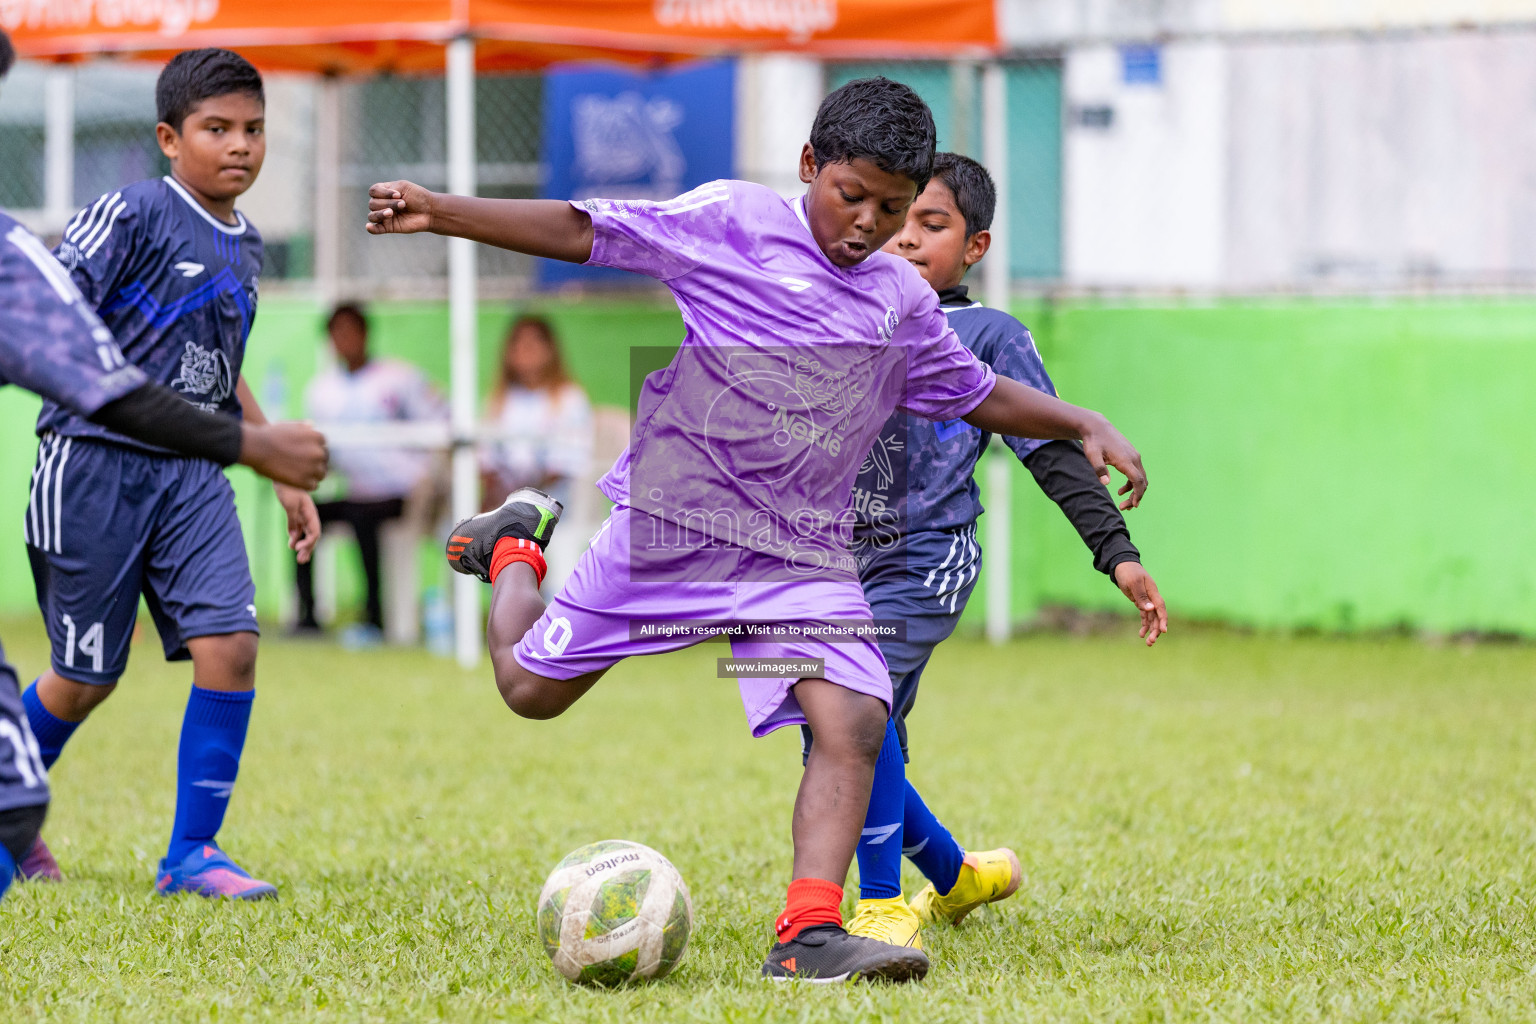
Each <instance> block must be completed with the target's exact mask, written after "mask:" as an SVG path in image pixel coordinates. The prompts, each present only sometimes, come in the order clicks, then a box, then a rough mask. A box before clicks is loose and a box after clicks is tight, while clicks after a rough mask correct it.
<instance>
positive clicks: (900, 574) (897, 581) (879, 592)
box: [804, 523, 981, 758]
mask: <svg viewBox="0 0 1536 1024" xmlns="http://www.w3.org/2000/svg"><path fill="white" fill-rule="evenodd" d="M853 554H854V557H855V558H856V559H857V560H858V562H859V580H860V582H861V583H863V584H864V597H865V599H866V600H868V601H869V609H870V611H871V612H873V613H874V618H875V620H876V621H879V620H882V619H900V620H902V621H904V622H905V623H906V624H907V630H906V637H905V639H902V640H892V641H882V642H881V644H880V653H881V654H883V655H885V664H886V667H887V668H889V669H890V672H891V716H892V717H893V718H894V719H895V720H896V735H897V737H898V738H899V739H900V740H901V755H902V757H903V758H906V757H907V715H908V714H910V713H911V711H912V707H913V705H915V704H916V703H917V684H918V682H919V681H920V680H921V679H922V677H923V669H925V668H927V667H928V660H929V659H930V658H932V657H933V649H934V648H935V647H937V646H939V644H941V643H943V642H944V641H945V640H947V639H949V636H950V634H951V633H953V632H954V631H955V626H957V625H958V624H959V622H960V616H961V614H962V613H963V612H964V611H965V603H966V602H967V601H969V600H970V598H971V591H972V590H974V589H975V587H976V577H977V576H978V575H979V574H980V572H981V545H980V544H978V543H977V542H976V524H975V523H972V524H971V525H969V526H963V527H960V528H958V529H955V530H942V531H940V530H932V531H927V532H923V533H913V534H908V535H907V536H905V537H903V538H902V540H901V542H900V543H898V544H895V545H892V546H891V547H889V548H886V549H884V550H875V551H873V552H871V550H870V549H869V548H867V547H860V546H857V545H856V546H855V547H854V548H853ZM804 735H805V748H806V750H809V749H810V731H809V730H805V731H804Z"/></svg>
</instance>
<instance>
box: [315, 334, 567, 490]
mask: <svg viewBox="0 0 1536 1024" xmlns="http://www.w3.org/2000/svg"><path fill="white" fill-rule="evenodd" d="M486 419H487V420H489V425H490V429H491V430H492V431H493V432H494V433H495V434H496V439H495V441H494V442H492V444H491V445H490V446H489V448H488V450H487V452H486V455H485V458H484V460H483V462H482V465H481V473H482V483H483V496H482V504H483V506H484V507H485V508H487V509H490V508H494V507H496V506H497V505H500V504H501V502H502V499H503V498H505V497H506V496H507V493H508V492H509V491H513V490H516V489H517V488H519V487H537V488H539V489H540V490H541V491H545V492H547V493H549V494H552V495H554V497H555V498H556V500H558V501H560V502H562V503H564V504H565V505H567V506H569V505H570V504H571V500H572V498H573V496H574V494H575V489H576V486H577V485H578V484H579V483H580V482H582V481H583V479H584V477H585V475H586V473H587V466H588V463H589V462H590V461H591V459H592V406H591V404H590V403H589V402H588V401H587V395H586V392H584V391H582V389H581V385H579V384H577V383H576V382H575V381H573V380H571V378H570V376H569V375H568V374H567V373H566V372H565V363H564V361H563V360H562V359H561V358H560V345H559V342H558V341H556V339H555V332H554V328H553V327H551V326H550V324H549V321H547V320H545V319H544V318H543V317H539V316H520V317H518V318H517V319H516V320H514V321H513V322H512V326H511V327H510V328H508V329H507V336H506V342H505V344H504V346H503V348H502V352H501V372H500V374H499V375H498V377H497V382H496V387H495V390H493V391H492V392H491V397H490V401H489V402H488V403H487V408H486ZM333 461H334V460H333Z"/></svg>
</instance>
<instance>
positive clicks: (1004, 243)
mask: <svg viewBox="0 0 1536 1024" xmlns="http://www.w3.org/2000/svg"><path fill="white" fill-rule="evenodd" d="M981 152H982V162H983V163H985V164H986V165H987V170H988V171H990V172H991V173H992V180H993V182H995V183H996V185H997V211H996V212H995V213H994V214H993V215H992V247H991V249H989V250H988V251H987V256H986V259H984V260H983V261H982V272H983V275H984V276H983V278H982V291H983V294H985V296H986V303H987V305H989V306H991V307H992V308H993V309H1001V310H1004V311H1006V310H1007V309H1008V305H1009V303H1008V299H1009V283H1010V282H1009V277H1010V275H1009V254H1008V184H1009V183H1008V79H1007V76H1006V74H1005V72H1004V70H1003V66H1002V65H1001V64H999V63H998V62H997V61H995V60H994V61H988V62H987V63H986V66H985V67H984V68H983V69H982V72H981ZM995 449H996V450H995V451H994V452H993V453H992V457H991V458H990V459H988V461H987V475H986V479H987V530H986V542H985V550H986V553H987V561H988V563H989V564H990V566H991V568H990V570H989V571H988V573H987V639H988V640H990V641H992V642H993V643H994V644H1000V643H1003V642H1004V641H1005V640H1007V639H1008V633H1009V631H1010V630H1011V628H1012V626H1013V551H1012V549H1013V501H1012V497H1013V494H1012V491H1011V490H1010V488H1011V487H1012V483H1011V476H1012V468H1013V467H1012V466H1011V465H1010V464H1009V461H1010V460H1008V459H1006V458H1004V457H1002V453H1003V452H1005V451H1007V449H1006V448H1004V447H1003V446H1002V445H997V446H995Z"/></svg>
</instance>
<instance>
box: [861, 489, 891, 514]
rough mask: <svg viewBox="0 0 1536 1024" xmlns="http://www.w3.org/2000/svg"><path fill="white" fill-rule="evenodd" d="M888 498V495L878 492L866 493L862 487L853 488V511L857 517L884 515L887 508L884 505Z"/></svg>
mask: <svg viewBox="0 0 1536 1024" xmlns="http://www.w3.org/2000/svg"><path fill="white" fill-rule="evenodd" d="M888 497H889V496H888V495H886V494H883V493H881V492H879V491H866V490H865V489H864V488H862V487H855V488H854V489H853V510H854V511H855V512H857V513H858V514H859V515H868V516H878V515H884V514H885V513H886V511H887V510H888V508H889V506H887V505H886V500H887V498H888Z"/></svg>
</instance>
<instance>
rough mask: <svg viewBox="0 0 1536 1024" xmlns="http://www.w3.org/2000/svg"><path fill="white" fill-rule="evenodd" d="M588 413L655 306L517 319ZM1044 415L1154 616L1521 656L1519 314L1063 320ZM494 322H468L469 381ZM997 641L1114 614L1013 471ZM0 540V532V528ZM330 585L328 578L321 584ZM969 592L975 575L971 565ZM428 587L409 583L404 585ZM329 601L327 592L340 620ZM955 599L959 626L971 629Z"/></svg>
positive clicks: (290, 334) (1525, 407)
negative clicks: (1081, 617)
mask: <svg viewBox="0 0 1536 1024" xmlns="http://www.w3.org/2000/svg"><path fill="white" fill-rule="evenodd" d="M536 308H541V309H542V310H543V311H545V312H547V313H548V314H549V315H550V316H551V317H552V318H553V319H554V320H555V321H556V324H557V327H558V328H559V329H560V330H561V332H562V333H563V335H564V341H565V346H566V350H567V359H568V361H569V363H570V366H571V369H572V371H573V372H574V373H575V374H576V375H577V376H578V377H579V378H580V379H581V380H582V381H583V383H584V384H585V385H586V386H587V388H588V389H589V391H590V392H591V394H592V396H593V398H594V399H595V400H596V401H598V402H602V403H606V404H614V405H621V404H626V403H627V401H628V391H629V384H628V375H629V361H628V349H629V348H630V347H631V346H657V345H668V344H674V343H675V342H676V341H677V339H678V338H679V337H681V334H682V324H681V321H680V319H679V317H678V315H677V313H676V311H675V309H673V307H672V306H671V305H670V303H668V302H666V301H665V300H664V299H661V300H657V301H654V302H653V301H648V300H630V301H622V302H621V301H613V302H597V301H585V302H581V303H574V304H573V303H562V304H559V305H556V304H555V303H552V302H551V303H547V304H543V305H541V306H539V307H536ZM1016 312H1018V313H1019V314H1020V315H1021V316H1022V317H1023V318H1024V319H1025V321H1026V322H1027V323H1029V324H1030V325H1031V327H1032V328H1034V330H1035V334H1036V337H1037V339H1038V342H1039V345H1040V348H1041V351H1042V353H1043V355H1044V356H1045V360H1046V365H1047V366H1048V367H1049V368H1050V370H1051V373H1052V376H1053V377H1054V379H1055V381H1056V383H1057V386H1058V387H1059V388H1060V390H1061V392H1062V394H1063V396H1064V397H1066V398H1068V399H1069V400H1072V401H1077V402H1080V403H1082V404H1086V405H1090V406H1095V407H1097V408H1099V409H1101V410H1103V411H1104V412H1106V413H1107V414H1109V415H1110V416H1111V417H1112V418H1113V419H1114V420H1115V421H1116V422H1117V423H1119V424H1120V425H1121V426H1122V427H1123V429H1124V430H1125V431H1126V433H1127V434H1128V435H1129V436H1130V437H1131V438H1132V440H1134V441H1135V443H1136V444H1137V445H1138V446H1139V447H1140V449H1141V451H1142V453H1143V454H1144V456H1145V458H1146V464H1147V468H1148V471H1149V473H1150V474H1151V477H1152V481H1153V486H1152V489H1151V491H1150V492H1149V494H1148V496H1147V502H1146V505H1145V506H1144V507H1143V508H1141V509H1139V510H1137V511H1135V512H1132V513H1131V514H1130V521H1131V527H1132V535H1133V537H1134V538H1135V539H1136V542H1137V543H1138V545H1140V547H1141V548H1142V551H1143V553H1144V555H1145V558H1146V561H1147V564H1148V566H1149V567H1150V568H1151V569H1152V570H1153V572H1154V574H1155V575H1156V577H1157V579H1158V582H1159V583H1160V585H1161V586H1162V589H1163V592H1164V594H1165V595H1166V596H1167V598H1168V601H1169V604H1170V607H1171V608H1172V609H1173V610H1174V611H1175V612H1176V613H1177V614H1182V615H1185V616H1196V617H1200V618H1209V619H1221V620H1225V621H1230V622H1235V623H1240V624H1247V625H1254V626H1266V627H1315V628H1322V629H1330V630H1331V629H1338V630H1351V629H1370V628H1382V627H1396V626H1407V627H1412V628H1420V629H1431V630H1459V629H1478V630H1487V631H1510V632H1519V633H1526V634H1536V577H1533V574H1532V573H1530V572H1529V570H1528V566H1529V565H1530V564H1531V563H1532V558H1533V556H1536V531H1533V530H1532V528H1531V527H1530V525H1529V522H1530V518H1531V513H1530V512H1529V509H1530V507H1531V506H1532V504H1533V498H1536V495H1530V494H1528V493H1527V492H1530V491H1532V490H1533V487H1536V484H1533V482H1532V481H1533V479H1536V472H1533V470H1536V455H1533V454H1532V452H1531V449H1530V447H1529V443H1528V438H1530V437H1531V436H1532V435H1533V433H1536V410H1533V409H1532V408H1531V396H1532V395H1533V394H1536V387H1533V385H1536V345H1533V344H1532V340H1533V338H1536V303H1533V302H1451V301H1423V302H1391V303H1379V304H1376V303H1367V302H1348V303H1315V302H1288V303H1228V304H1218V305H1213V306H1198V307H1196V306H1182V307H1155V306H1140V307H1127V306H1123V305H1121V306H1099V305H1093V304H1082V303H1077V304H1070V305H1065V306H1059V307H1044V306H1033V307H1028V308H1021V309H1018V310H1016ZM509 317H510V311H508V310H507V309H505V308H504V307H489V306H488V307H487V308H486V309H485V311H484V313H483V314H482V317H481V321H480V326H481V339H482V359H481V380H482V381H483V382H487V383H488V382H489V380H490V373H491V370H492V368H493V366H494V362H495V358H496V353H497V351H498V348H499V346H498V341H499V338H500V333H501V331H502V330H503V328H504V327H505V324H506V323H507V321H508V319H509ZM446 338H447V314H446V310H445V308H444V307H443V306H442V304H438V303H419V304H397V305H392V306H390V307H388V308H387V309H383V308H381V309H380V310H378V311H377V313H376V331H375V344H376V347H377V349H378V351H380V352H381V353H385V354H390V355H397V356H400V357H402V358H407V359H411V360H412V361H415V362H417V363H419V364H420V365H422V366H423V367H424V368H425V369H426V370H427V372H428V373H429V374H431V375H432V376H433V377H434V378H436V379H437V380H439V381H441V382H446V379H447V342H446ZM321 341H322V336H321V332H320V324H319V316H318V314H317V313H316V312H315V310H314V308H313V307H312V306H311V305H309V304H307V303H304V302H299V301H294V300H280V299H268V300H266V301H265V302H263V305H262V312H261V316H260V318H259V321H258V325H257V329H256V332H255V334H254V335H253V337H252V340H251V346H250V355H249V357H248V359H247V363H246V373H247V378H248V380H249V381H250V382H251V385H252V387H253V388H254V389H255V390H256V393H257V395H258V397H260V398H263V399H264V400H266V399H278V400H280V404H282V405H283V406H285V409H284V411H285V412H286V413H287V414H288V415H297V414H299V413H300V411H301V405H302V389H303V384H304V382H305V381H307V380H308V378H309V376H310V375H311V374H312V372H313V370H314V367H315V353H316V349H317V347H318V346H319V345H320V344H321ZM35 410H36V402H35V400H33V399H32V398H31V397H30V396H27V395H24V394H22V393H21V392H18V391H17V390H16V389H14V388H8V389H5V390H4V391H0V429H4V430H5V435H4V436H6V437H8V438H10V439H11V443H10V444H8V445H6V446H4V448H3V449H0V509H10V510H11V512H10V513H0V515H8V516H9V517H10V518H9V522H10V523H11V528H10V529H3V528H0V536H3V537H4V539H3V540H0V612H14V611H25V610H27V609H30V608H32V607H33V601H32V595H31V582H30V575H29V573H28V571H27V568H26V558H25V552H24V549H23V546H22V542H21V530H20V520H21V512H22V510H23V508H24V507H25V504H26V489H27V481H28V478H29V474H30V471H31V464H32V459H33V455H34V452H35V444H34V443H33V442H32V441H31V439H30V432H31V421H32V417H33V416H34V415H35ZM231 477H232V479H233V480H234V481H235V483H236V488H237V494H238V496H239V501H240V505H241V513H242V517H243V521H244V522H245V524H246V530H247V534H248V538H247V539H248V543H250V545H251V547H252V554H253V563H254V565H255V569H256V574H257V583H258V588H259V590H260V604H261V606H262V608H263V611H264V613H271V612H272V611H273V610H274V609H275V608H276V607H277V604H276V599H277V595H278V593H279V591H280V588H281V587H283V586H286V581H287V579H288V578H289V574H290V570H289V568H288V565H287V561H286V556H285V553H284V552H283V550H282V541H281V523H280V522H279V519H280V513H279V510H278V509H277V508H276V506H275V503H274V502H273V501H272V500H271V498H270V496H269V492H268V491H267V490H266V489H265V488H264V486H263V485H262V484H261V483H260V481H257V480H256V479H255V478H254V477H252V476H251V475H250V474H249V473H247V472H246V471H244V470H239V469H237V470H234V471H232V473H231ZM1012 480H1013V486H1014V510H1015V522H1014V528H1013V558H1012V568H1013V574H1014V583H1015V589H1014V607H1013V608H1012V613H1013V615H1014V616H1015V618H1019V619H1023V618H1027V617H1028V616H1030V615H1031V614H1033V612H1034V611H1036V610H1037V609H1038V608H1039V607H1040V605H1042V604H1047V603H1048V604H1066V605H1073V606H1077V607H1083V608H1089V609H1095V608H1118V607H1120V606H1121V605H1122V604H1123V599H1122V598H1121V597H1120V596H1119V593H1118V592H1117V591H1116V590H1114V589H1113V587H1111V586H1110V585H1109V583H1108V582H1107V581H1106V580H1105V579H1104V577H1102V576H1099V575H1098V574H1096V573H1094V572H1093V571H1092V569H1091V567H1090V566H1089V564H1088V558H1087V554H1086V552H1085V551H1084V549H1083V547H1082V545H1081V543H1080V542H1079V541H1078V540H1077V537H1076V535H1075V534H1074V533H1073V532H1072V530H1071V528H1070V527H1069V526H1068V525H1067V524H1066V522H1065V520H1064V519H1063V518H1062V517H1061V515H1060V513H1059V512H1058V511H1057V510H1056V509H1055V508H1054V506H1052V505H1050V503H1049V502H1047V501H1045V499H1044V498H1043V497H1041V496H1040V494H1039V492H1038V490H1037V489H1036V488H1035V486H1034V482H1033V480H1032V478H1031V477H1030V476H1029V474H1028V473H1027V472H1026V471H1024V470H1023V468H1022V467H1018V466H1015V467H1013V473H1012ZM5 521H6V520H5V519H4V518H0V523H4V522H5ZM344 564H345V563H344ZM994 568H995V566H994ZM430 578H431V577H429V580H430ZM346 596H347V593H346V592H344V593H343V597H346ZM983 603H984V601H983V595H982V593H981V589H980V588H978V592H977V596H976V599H975V600H974V601H973V605H972V609H973V612H972V616H971V618H972V621H976V620H977V619H979V615H980V613H981V611H982V606H983Z"/></svg>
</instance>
